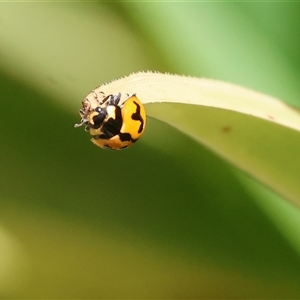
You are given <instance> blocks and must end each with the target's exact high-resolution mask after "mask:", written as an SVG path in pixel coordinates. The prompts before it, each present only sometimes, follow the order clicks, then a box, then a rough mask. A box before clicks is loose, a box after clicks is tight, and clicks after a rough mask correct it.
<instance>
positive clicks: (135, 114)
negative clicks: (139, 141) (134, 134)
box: [131, 101, 144, 133]
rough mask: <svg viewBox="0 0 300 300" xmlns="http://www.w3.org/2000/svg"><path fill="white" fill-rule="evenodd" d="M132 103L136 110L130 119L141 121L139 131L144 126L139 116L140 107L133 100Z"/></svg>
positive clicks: (139, 131)
mask: <svg viewBox="0 0 300 300" xmlns="http://www.w3.org/2000/svg"><path fill="white" fill-rule="evenodd" d="M133 103H134V104H135V105H136V111H135V113H133V114H132V115H131V118H132V120H135V121H140V122H141V125H140V127H139V130H138V133H141V132H142V131H143V128H144V119H143V118H142V116H141V107H140V105H139V104H138V103H137V102H135V101H133Z"/></svg>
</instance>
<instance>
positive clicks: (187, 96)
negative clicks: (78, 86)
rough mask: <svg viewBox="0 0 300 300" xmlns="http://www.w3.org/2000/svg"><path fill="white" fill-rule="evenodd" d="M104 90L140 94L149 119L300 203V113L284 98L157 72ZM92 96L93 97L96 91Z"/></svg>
mask: <svg viewBox="0 0 300 300" xmlns="http://www.w3.org/2000/svg"><path fill="white" fill-rule="evenodd" d="M98 89H99V90H101V91H102V92H104V93H105V94H110V93H112V94H115V93H117V92H121V93H128V94H131V93H136V94H137V96H138V97H139V98H140V100H141V101H142V102H143V103H145V104H146V110H147V115H148V116H149V117H152V118H155V119H158V120H160V121H163V122H165V123H167V124H169V125H171V126H173V127H175V128H176V129H178V130H180V131H182V132H184V133H185V134H187V135H188V136H190V137H192V138H193V139H195V140H197V141H198V142H200V143H202V144H204V145H206V146H207V147H208V148H210V149H211V150H212V151H214V152H215V153H217V154H219V155H220V156H221V157H223V158H225V159H226V160H228V161H229V162H231V163H232V164H233V165H235V166H237V167H238V168H240V169H242V170H244V171H245V172H247V173H249V174H251V176H253V177H254V178H256V179H258V180H260V181H261V182H263V183H264V184H266V185H268V186H269V187H271V188H272V189H273V190H274V191H276V192H277V193H279V194H281V195H283V196H284V197H286V198H287V199H289V200H291V201H292V202H293V203H295V204H297V205H300V200H299V199H300V187H299V183H298V182H299V169H300V163H299V159H298V156H299V153H300V139H299V138H300V114H299V113H298V112H297V111H296V110H294V109H293V108H291V107H289V106H288V105H286V104H285V103H283V102H281V101H280V100H278V99H275V98H272V97H270V96H266V95H263V94H260V93H257V92H254V91H251V90H248V89H245V88H242V87H239V86H236V85H233V84H229V83H224V82H220V81H215V80H209V79H198V78H191V77H184V76H177V75H168V74H160V73H151V72H147V73H137V74H131V75H130V76H128V77H125V78H121V79H119V80H115V81H112V82H111V83H109V84H106V85H102V86H100V87H99V88H98ZM96 91H98V90H96ZM88 97H89V99H91V101H93V94H92V93H91V94H89V95H88Z"/></svg>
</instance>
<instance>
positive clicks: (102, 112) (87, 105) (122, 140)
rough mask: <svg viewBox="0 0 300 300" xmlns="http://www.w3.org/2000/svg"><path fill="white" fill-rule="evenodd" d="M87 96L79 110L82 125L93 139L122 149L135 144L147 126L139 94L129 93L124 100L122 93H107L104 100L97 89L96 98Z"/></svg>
mask: <svg viewBox="0 0 300 300" xmlns="http://www.w3.org/2000/svg"><path fill="white" fill-rule="evenodd" d="M93 100H96V101H90V100H89V99H88V97H87V98H86V99H85V100H84V101H83V102H82V108H81V109H79V111H78V112H79V115H80V117H81V121H80V123H79V124H75V126H74V127H75V128H77V127H80V126H82V125H84V126H85V131H87V132H89V133H90V134H91V135H92V139H91V141H92V142H93V143H94V144H95V145H97V146H99V147H100V148H104V149H113V150H119V149H124V148H127V147H128V146H130V145H132V144H133V143H135V142H136V141H137V140H138V139H139V138H140V136H141V135H142V134H143V132H144V130H145V125H146V112H145V108H144V106H143V104H142V103H141V102H140V100H139V99H138V98H137V96H136V94H132V95H131V96H128V98H127V99H125V101H123V102H122V103H121V101H120V100H121V93H118V94H116V95H108V96H106V97H104V98H103V99H102V100H101V101H100V100H99V99H98V96H97V94H96V93H95V92H94V99H93Z"/></svg>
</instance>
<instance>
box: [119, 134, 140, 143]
mask: <svg viewBox="0 0 300 300" xmlns="http://www.w3.org/2000/svg"><path fill="white" fill-rule="evenodd" d="M119 137H120V140H121V141H122V142H132V143H135V142H136V141H137V140H138V139H133V138H132V137H131V134H130V133H128V132H120V133H119Z"/></svg>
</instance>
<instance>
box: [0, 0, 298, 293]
mask: <svg viewBox="0 0 300 300" xmlns="http://www.w3.org/2000/svg"><path fill="white" fill-rule="evenodd" d="M299 16H300V4H299V3H286V2H280V3H276V2H273V3H267V2H265V3H259V2H255V3H250V2H240V3H222V2H218V3H214V2H210V3H207V2H206V3H205V2H203V3H201V2H198V3H192V2H191V3H175V2H174V3H171V2H153V3H151V2H147V3H143V2H140V3H137V2H128V3H127V2H126V3H125V2H111V3H100V2H89V3H83V2H82V3H81V2H76V3H75V2H73V3H68V2H64V3H60V2H51V3H46V2H31V3H21V2H18V3H13V1H12V2H10V3H0V76H1V81H0V86H1V111H2V115H1V119H0V122H1V123H2V124H1V131H0V132H1V141H2V143H1V148H0V151H1V153H0V157H1V158H0V159H1V169H0V170H1V175H0V176H1V177H0V185H1V189H0V201H1V202H0V208H1V209H0V297H1V298H169V299H170V298H173V299H174V298H299V297H300V286H299V279H300V257H299V254H300V238H299V236H300V235H299V230H300V223H299V217H300V215H299V212H298V209H297V208H295V207H293V206H291V205H290V204H289V203H288V202H286V201H285V200H284V199H281V198H280V197H279V196H278V195H274V194H273V193H272V192H271V191H270V190H268V189H267V188H266V187H263V186H261V185H259V183H257V182H255V181H253V180H252V179H250V178H248V177H247V175H246V174H242V173H241V172H240V171H238V170H236V169H235V168H234V167H232V166H230V165H229V164H228V163H227V162H225V161H223V160H222V159H221V158H219V157H217V156H216V155H215V154H213V153H212V152H210V151H209V149H206V148H205V147H203V146H201V145H199V144H197V143H196V142H194V141H193V140H191V139H190V138H188V137H187V136H185V135H183V134H182V133H179V132H177V131H176V130H174V129H172V128H170V127H169V126H167V125H165V124H162V123H160V122H158V121H155V120H153V119H149V120H148V124H147V128H146V132H145V134H144V136H143V138H142V139H141V140H140V141H139V142H138V143H137V144H136V145H135V146H134V147H132V148H129V149H127V150H124V151H119V152H112V151H103V150H101V149H99V148H97V147H95V146H94V145H93V144H92V143H90V142H89V136H88V135H87V134H86V133H85V132H84V130H79V129H77V130H75V129H74V128H73V125H74V123H77V122H78V121H79V116H78V114H77V110H78V109H79V108H80V104H81V101H82V99H83V98H84V97H85V95H86V94H87V93H89V91H90V90H91V89H93V88H94V87H96V86H98V85H99V84H101V83H103V82H109V81H110V80H112V79H116V78H119V77H121V76H125V75H128V74H129V73H132V72H136V71H140V70H156V71H160V72H171V73H178V74H185V75H191V76H197V77H208V78H214V79H219V80H224V81H228V82H232V83H236V84H239V85H242V86H246V87H248V88H251V89H254V90H257V91H260V92H263V93H267V94H269V95H272V96H275V97H279V98H281V99H282V100H284V101H286V102H287V103H289V104H291V105H293V106H298V107H299V106H300V101H299V99H300V98H299V96H300V89H299V79H300V56H299V53H300V39H299V32H300V18H299ZM274 151H276V149H274ZM270 155H272V153H270Z"/></svg>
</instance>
